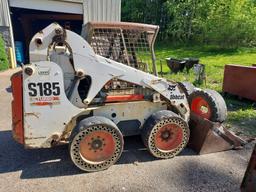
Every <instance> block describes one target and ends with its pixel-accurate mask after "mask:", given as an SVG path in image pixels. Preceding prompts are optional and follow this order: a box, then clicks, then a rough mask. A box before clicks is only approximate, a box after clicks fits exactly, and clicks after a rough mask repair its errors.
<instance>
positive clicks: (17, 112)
mask: <svg viewBox="0 0 256 192" xmlns="http://www.w3.org/2000/svg"><path fill="white" fill-rule="evenodd" d="M126 25H131V24H127V23H126ZM137 25H138V26H140V24H137ZM138 26H137V27H138ZM143 26H144V27H142V26H140V27H141V29H145V27H146V28H150V29H152V31H151V32H150V33H148V34H145V33H142V34H143V35H146V38H145V41H147V45H148V46H149V47H150V48H149V50H150V51H151V53H152V54H151V56H152V57H151V58H152V60H153V62H152V64H153V65H154V66H153V67H152V69H153V70H152V72H153V74H151V73H150V70H148V69H149V68H150V67H148V64H147V63H145V62H144V63H143V62H140V63H143V64H141V65H138V62H137V63H135V62H134V63H132V62H131V61H134V60H135V58H136V56H135V55H134V54H132V55H129V53H128V51H127V50H125V49H118V50H116V53H115V56H114V54H112V53H111V54H109V55H108V56H105V57H104V56H101V55H99V54H95V51H94V49H93V48H92V47H93V46H90V45H89V44H88V43H87V41H85V39H84V38H82V37H81V36H79V35H78V34H76V33H74V32H72V31H69V30H65V29H63V28H62V27H61V26H60V25H58V24H57V23H53V24H51V25H49V26H48V27H46V28H45V29H43V30H42V31H40V32H38V33H37V34H36V35H35V36H34V37H33V38H32V40H31V42H30V48H29V51H30V52H29V55H30V63H29V64H27V65H24V66H23V67H22V71H20V72H18V73H15V74H14V75H13V76H12V77H11V81H12V92H13V101H12V110H13V136H14V139H15V140H16V141H17V142H19V143H21V144H23V145H24V146H25V147H26V148H49V147H53V146H56V145H60V144H65V143H69V153H70V156H71V160H72V161H73V163H74V164H75V165H76V166H77V167H78V168H80V169H81V170H84V171H89V172H92V171H99V170H104V169H107V168H109V167H110V166H111V165H113V164H114V163H115V162H116V161H117V160H118V159H119V158H120V156H121V154H122V151H123V145H124V140H123V137H124V136H129V135H139V134H140V135H141V137H142V140H143V142H144V144H145V146H146V147H147V149H148V150H149V152H150V153H151V154H152V155H153V156H155V157H157V158H171V157H174V156H176V155H177V154H179V153H180V152H181V151H182V150H183V149H184V148H185V147H186V145H187V143H188V141H189V138H190V128H189V120H190V112H191V109H192V111H193V112H194V113H196V114H197V115H199V116H201V117H202V118H204V119H205V118H206V119H208V120H210V121H216V122H223V121H224V120H225V118H226V114H227V109H226V105H225V102H224V100H223V98H222V97H221V96H220V95H219V94H218V93H217V92H215V91H212V90H209V91H207V90H206V91H202V90H199V89H195V90H194V91H191V86H188V84H182V83H177V82H175V81H170V80H166V79H163V78H159V77H157V72H156V65H155V62H154V58H155V57H154V53H153V44H154V39H155V37H154V36H152V33H153V35H156V33H157V31H158V27H157V26H153V25H146V26H145V25H143ZM122 31H123V30H121V31H120V32H122ZM136 34H137V35H139V32H136V33H135V35H136ZM120 37H122V34H121V33H120ZM123 37H124V36H123ZM96 39H98V40H99V39H100V41H101V42H107V43H108V45H111V42H110V41H109V39H108V38H107V37H103V36H98V37H96ZM126 43H127V41H126V40H124V39H122V38H120V39H115V40H112V47H113V44H116V45H121V44H123V46H125V44H126ZM134 43H135V42H133V44H134ZM139 43H141V42H140V41H139ZM94 48H95V47H94ZM110 49H111V46H110V47H109V49H108V53H110V52H111V50H110ZM104 53H106V52H104ZM118 54H119V55H118ZM107 57H108V58H107ZM114 57H115V58H125V61H124V62H123V63H121V62H120V61H119V62H118V61H115V59H114ZM141 66H142V67H141ZM192 89H194V88H193V87H192ZM192 92H193V93H192ZM190 95H191V97H190V98H189V99H188V97H189V96H190Z"/></svg>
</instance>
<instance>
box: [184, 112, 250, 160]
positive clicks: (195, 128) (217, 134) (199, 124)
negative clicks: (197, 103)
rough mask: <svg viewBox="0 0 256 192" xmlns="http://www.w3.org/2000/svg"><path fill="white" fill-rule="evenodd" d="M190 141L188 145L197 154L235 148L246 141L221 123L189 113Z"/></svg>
mask: <svg viewBox="0 0 256 192" xmlns="http://www.w3.org/2000/svg"><path fill="white" fill-rule="evenodd" d="M189 124H190V141H189V144H188V146H189V147H190V148H192V149H193V150H194V151H195V152H197V153H198V154H199V155H202V154H209V153H215V152H220V151H226V150H230V149H237V148H240V147H241V146H243V145H244V144H246V141H244V140H242V139H241V138H239V137H238V136H236V135H235V134H234V133H232V132H231V131H229V130H227V129H226V128H225V127H224V126H223V124H221V123H215V122H212V121H209V120H207V119H205V118H202V117H200V116H198V115H195V114H191V119H190V123H189Z"/></svg>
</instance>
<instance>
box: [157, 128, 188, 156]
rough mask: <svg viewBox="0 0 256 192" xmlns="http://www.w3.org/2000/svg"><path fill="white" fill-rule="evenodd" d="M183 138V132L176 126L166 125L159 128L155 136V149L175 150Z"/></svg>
mask: <svg viewBox="0 0 256 192" xmlns="http://www.w3.org/2000/svg"><path fill="white" fill-rule="evenodd" d="M182 138H183V130H182V128H181V127H179V126H178V125H176V124H167V125H164V126H163V127H162V128H160V129H159V130H158V131H157V133H156V135H155V144H156V147H157V148H158V149H159V150H161V151H165V152H168V151H172V150H173V149H176V148H177V147H178V146H179V145H180V144H181V143H182Z"/></svg>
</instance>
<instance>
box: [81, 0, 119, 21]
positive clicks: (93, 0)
mask: <svg viewBox="0 0 256 192" xmlns="http://www.w3.org/2000/svg"><path fill="white" fill-rule="evenodd" d="M120 20H121V0H84V24H86V23H87V22H89V21H103V22H104V21H120Z"/></svg>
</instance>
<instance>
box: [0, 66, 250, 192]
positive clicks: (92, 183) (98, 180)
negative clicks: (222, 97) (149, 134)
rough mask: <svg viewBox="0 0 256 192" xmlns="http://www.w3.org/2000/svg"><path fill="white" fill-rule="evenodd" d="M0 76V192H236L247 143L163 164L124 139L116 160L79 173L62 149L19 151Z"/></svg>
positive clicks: (135, 140) (5, 75) (5, 81)
mask: <svg viewBox="0 0 256 192" xmlns="http://www.w3.org/2000/svg"><path fill="white" fill-rule="evenodd" d="M13 72H14V71H11V70H9V71H5V72H2V73H0V115H1V117H0V191H1V192H2V191H3V192H9V191H11V192H15V191H18V192H23V191H31V192H32V191H37V192H38V191H51V192H55V191H56V192H57V191H69V192H70V191H76V192H79V191H83V192H84V191H86V192H90V191H96V192H97V191H100V192H104V191H111V192H112V191H136V192H137V191H145V192H150V191H161V192H164V191H171V192H176V191H177V192H180V191H191V192H199V191H203V192H205V191H214V192H215V191H232V192H235V191H239V187H240V184H241V181H242V178H243V176H244V172H245V170H246V167H247V164H248V161H249V158H250V155H251V152H252V148H253V144H254V143H251V144H248V145H247V146H246V147H245V148H244V149H242V150H239V151H227V152H221V153H215V154H210V155H203V156H198V155H196V154H195V153H194V152H193V151H192V150H190V149H185V150H184V151H183V152H182V153H181V154H180V155H179V156H177V157H175V158H173V159H169V160H157V159H154V158H153V157H151V156H150V155H149V153H148V152H147V151H146V149H145V148H144V147H143V145H142V142H141V140H140V138H139V137H130V138H126V139H125V150H124V153H123V155H122V157H121V159H120V161H119V162H118V163H117V164H116V165H114V166H112V167H111V168H110V169H108V170H106V171H102V172H97V173H83V172H81V171H79V170H78V169H77V168H76V167H75V166H74V165H73V164H72V163H71V160H70V159H69V154H68V151H67V146H61V147H56V148H53V149H35V150H25V149H23V147H22V146H20V145H19V144H17V143H15V142H14V141H13V140H12V135H11V105H10V104H11V94H10V93H7V92H6V90H5V89H6V88H7V87H8V86H9V85H10V81H9V78H10V75H11V74H12V73H13Z"/></svg>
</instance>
